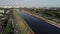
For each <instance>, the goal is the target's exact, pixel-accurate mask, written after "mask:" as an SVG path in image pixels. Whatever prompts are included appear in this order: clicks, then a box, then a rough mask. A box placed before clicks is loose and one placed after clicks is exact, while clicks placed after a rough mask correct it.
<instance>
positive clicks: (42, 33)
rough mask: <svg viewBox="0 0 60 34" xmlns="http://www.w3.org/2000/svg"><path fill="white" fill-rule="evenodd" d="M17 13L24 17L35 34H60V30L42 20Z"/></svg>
mask: <svg viewBox="0 0 60 34" xmlns="http://www.w3.org/2000/svg"><path fill="white" fill-rule="evenodd" d="M17 13H18V14H19V15H20V16H22V17H23V19H24V20H25V21H26V23H27V24H28V25H29V27H30V28H31V29H32V30H33V31H34V33H35V34H60V28H57V27H56V26H53V25H51V24H49V23H47V22H45V21H44V20H42V19H38V18H36V17H34V16H31V15H29V14H26V13H24V12H17Z"/></svg>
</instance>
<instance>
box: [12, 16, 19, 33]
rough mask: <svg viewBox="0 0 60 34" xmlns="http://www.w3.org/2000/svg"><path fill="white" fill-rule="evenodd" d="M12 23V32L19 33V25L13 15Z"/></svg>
mask: <svg viewBox="0 0 60 34" xmlns="http://www.w3.org/2000/svg"><path fill="white" fill-rule="evenodd" d="M12 25H13V28H14V34H20V29H19V26H18V23H17V20H16V18H15V17H14V18H13V22H12Z"/></svg>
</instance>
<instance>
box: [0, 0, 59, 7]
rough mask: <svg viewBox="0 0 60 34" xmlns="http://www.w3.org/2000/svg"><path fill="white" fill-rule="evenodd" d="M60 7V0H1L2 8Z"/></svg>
mask: <svg viewBox="0 0 60 34" xmlns="http://www.w3.org/2000/svg"><path fill="white" fill-rule="evenodd" d="M2 5H7V6H12V5H13V6H21V7H24V6H26V7H60V0H0V6H2Z"/></svg>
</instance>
